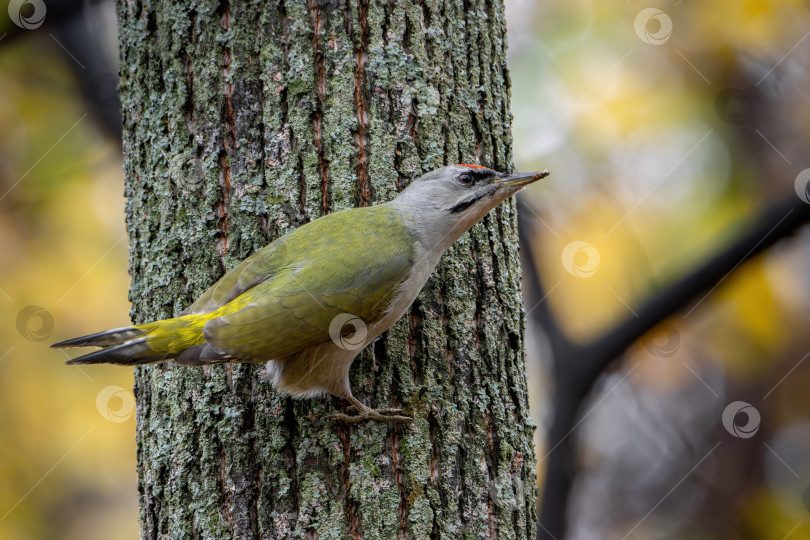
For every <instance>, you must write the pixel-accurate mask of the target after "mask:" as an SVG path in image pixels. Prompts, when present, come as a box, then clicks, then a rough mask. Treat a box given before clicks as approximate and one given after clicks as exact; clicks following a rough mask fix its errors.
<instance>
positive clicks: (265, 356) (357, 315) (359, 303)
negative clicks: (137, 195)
mask: <svg viewBox="0 0 810 540" xmlns="http://www.w3.org/2000/svg"><path fill="white" fill-rule="evenodd" d="M546 176H548V172H547V171H542V172H532V173H524V174H505V173H500V172H497V171H494V170H492V169H489V168H486V167H482V166H480V165H452V166H448V167H443V168H441V169H437V170H434V171H432V172H429V173H427V174H425V175H423V176H421V177H420V178H418V179H416V180H414V181H413V182H412V183H411V184H410V185H409V186H408V187H407V188H406V189H405V190H403V191H402V193H400V194H399V195H398V196H397V197H396V198H395V199H394V200H392V201H390V202H388V203H384V204H379V205H375V206H370V207H365V208H352V209H349V210H343V211H340V212H336V213H333V214H329V215H326V216H323V217H321V218H319V219H316V220H314V221H312V222H310V223H307V224H306V225H303V226H301V227H299V228H298V229H296V230H295V231H293V232H291V233H289V234H286V235H284V236H282V237H280V238H279V239H277V240H275V241H274V242H272V243H270V244H269V245H268V246H266V247H264V248H262V249H261V250H259V251H257V252H256V253H254V254H253V255H251V256H250V257H248V258H247V259H245V260H244V261H242V262H241V263H240V264H238V265H237V266H236V267H234V268H233V269H232V270H231V271H230V272H228V273H226V274H225V275H224V276H223V277H222V278H221V279H220V280H219V281H218V282H216V283H215V284H214V285H213V286H212V287H211V288H210V289H208V290H207V291H206V292H205V293H203V294H202V296H200V297H199V298H198V299H197V300H196V301H195V302H194V303H193V304H192V305H191V306H189V307H188V308H187V309H186V310H185V311H183V312H182V313H181V314H180V316H178V317H175V318H171V319H166V320H161V321H154V322H150V323H146V324H139V325H135V326H129V327H126V328H118V329H115V330H108V331H106V332H100V333H97V334H91V335H88V336H83V337H79V338H75V339H69V340H67V341H62V342H60V343H55V344H53V345H51V346H52V347H86V346H95V347H101V349H100V350H97V351H94V352H91V353H89V354H85V355H84V356H80V357H78V358H74V359H72V360H70V361H68V362H67V363H68V364H72V365H76V364H103V363H106V364H120V365H127V366H133V365H141V364H156V363H161V362H166V361H169V360H174V361H175V362H176V363H178V364H182V365H188V366H200V365H207V364H219V363H224V362H248V363H266V368H265V370H264V371H263V372H262V376H263V377H264V378H266V379H267V380H269V381H270V382H271V383H272V384H273V386H274V387H275V388H276V389H277V390H278V391H280V392H282V393H286V394H289V395H291V396H293V397H296V398H304V397H314V396H318V395H322V394H325V393H328V394H332V395H335V396H337V397H340V398H344V399H346V400H347V401H348V402H349V403H350V404H351V407H350V408H349V409H348V411H349V412H350V413H351V414H343V413H339V414H332V415H329V416H328V418H333V419H336V420H339V421H344V422H348V423H354V422H359V421H363V420H376V421H382V422H397V421H409V420H411V419H410V418H409V417H407V416H404V415H403V414H401V413H402V411H401V409H373V408H371V407H368V406H366V405H364V404H363V403H361V402H360V401H359V400H358V399H356V398H355V397H354V396H353V395H352V390H351V387H350V384H349V367H350V366H351V364H352V361H353V360H354V358H355V357H356V356H357V355H358V354H359V353H360V351H361V350H362V349H363V348H364V347H365V346H366V345H368V344H369V343H371V342H372V341H373V340H374V339H375V338H377V337H378V336H379V335H380V334H381V333H382V332H384V331H385V330H387V329H388V328H390V327H391V325H393V324H394V323H395V322H396V321H397V320H398V319H399V318H400V317H401V316H402V315H403V314H404V313H405V311H407V309H408V308H409V307H410V305H411V304H412V303H413V301H414V299H415V298H416V295H417V294H418V293H419V291H420V290H422V287H424V285H425V283H426V282H427V280H428V277H429V276H430V274H431V272H432V271H433V269H434V268H435V267H436V265H437V264H438V262H439V259H440V258H441V256H442V254H443V253H444V252H445V251H446V250H447V248H449V247H450V246H451V245H452V244H453V243H454V242H455V241H456V240H458V238H459V237H460V236H461V235H462V234H463V233H464V232H465V231H467V230H468V229H469V228H470V227H472V226H473V224H475V222H477V221H478V220H479V219H481V218H482V217H484V215H486V214H487V213H488V212H489V211H490V210H491V209H492V208H493V207H495V205H497V204H498V203H500V202H501V201H503V200H505V199H506V198H508V197H510V196H511V195H514V194H515V193H517V192H518V191H520V190H521V189H523V188H524V187H525V186H527V185H528V184H530V183H532V182H534V181H536V180H539V179H541V178H544V177H546Z"/></svg>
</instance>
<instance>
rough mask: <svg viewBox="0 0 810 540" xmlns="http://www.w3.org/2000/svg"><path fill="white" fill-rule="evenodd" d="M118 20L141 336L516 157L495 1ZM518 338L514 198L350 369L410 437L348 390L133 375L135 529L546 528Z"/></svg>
mask: <svg viewBox="0 0 810 540" xmlns="http://www.w3.org/2000/svg"><path fill="white" fill-rule="evenodd" d="M118 18H119V32H120V46H121V55H122V68H121V98H122V103H123V111H124V150H125V169H126V179H127V183H126V195H127V201H128V202H127V227H128V231H129V238H130V272H131V275H132V288H131V292H130V296H131V299H132V302H133V308H132V317H133V319H134V320H135V321H137V322H144V321H147V320H153V319H157V318H164V317H169V316H172V315H176V314H177V313H179V312H180V311H181V310H182V309H183V308H185V307H186V306H187V305H188V304H190V303H191V301H192V300H193V299H194V298H195V297H196V296H198V295H199V294H201V293H202V292H203V291H204V290H205V289H206V288H208V287H209V286H210V285H211V284H213V283H214V282H215V281H216V279H218V278H219V277H220V276H221V275H222V274H223V273H224V272H225V271H226V270H227V269H229V268H231V267H233V266H234V265H235V264H236V263H237V262H238V261H240V260H242V259H243V258H245V257H246V256H248V255H249V254H250V253H252V252H254V251H255V250H257V249H259V248H261V247H263V246H264V245H266V244H267V243H268V242H270V241H271V240H272V239H274V238H276V237H278V236H279V235H281V234H283V233H285V232H286V231H289V230H290V229H291V228H294V227H297V226H299V225H301V224H303V223H305V222H307V221H309V220H312V219H316V218H317V217H319V216H321V215H324V213H327V212H333V211H337V210H340V209H344V208H348V207H351V206H358V205H364V204H374V203H378V202H382V201H386V200H390V199H391V198H393V197H394V196H396V194H397V192H398V191H401V190H402V189H403V188H404V187H405V186H406V185H407V184H408V183H409V182H410V181H411V180H412V179H413V178H415V177H417V176H418V175H420V174H421V173H423V172H426V171H428V170H431V169H434V168H436V167H439V166H442V165H444V164H449V163H459V162H461V163H470V162H472V163H481V164H484V165H488V166H491V167H494V168H497V169H500V170H507V169H509V168H510V167H511V151H510V143H511V139H510V130H509V127H510V121H511V117H510V113H509V79H508V73H507V68H506V51H505V46H506V45H505V23H504V10H503V5H502V3H501V2H498V1H496V0H468V1H456V2H452V1H445V2H442V1H438V0H436V1H433V0H425V1H423V2H405V1H400V0H389V1H386V2H380V1H368V0H361V1H359V2H355V1H352V2H349V1H341V0H300V1H296V2H292V1H278V0H276V1H270V2H261V1H258V0H254V1H239V2H232V3H231V2H228V1H227V0H225V1H222V2H208V1H198V0H193V1H188V0H184V1H180V2H177V1H175V2H171V1H168V0H162V1H156V2H155V1H149V0H131V1H128V0H119V1H118ZM198 173H199V175H198ZM522 347H523V312H522V306H521V298H520V271H519V261H518V257H517V236H516V222H515V207H514V204H513V202H511V201H510V202H508V203H505V204H503V205H501V206H500V207H498V208H497V209H496V210H494V211H493V212H492V213H491V214H490V215H489V216H487V217H486V218H485V219H484V220H483V221H482V222H481V223H479V224H477V225H476V226H475V227H474V228H473V229H472V230H471V231H470V232H469V233H467V234H465V235H464V236H463V237H462V239H461V240H459V242H457V243H456V244H455V245H454V246H453V247H452V248H451V249H450V250H449V251H448V253H447V254H446V255H445V257H444V258H443V259H442V262H441V263H440V265H439V268H438V269H437V271H436V272H435V273H434V275H433V276H432V277H431V279H430V281H429V282H428V284H427V286H426V287H425V290H424V291H423V292H422V293H421V294H420V296H419V297H418V299H417V301H416V302H415V304H414V306H413V308H412V309H411V311H410V313H409V314H408V315H406V316H405V317H404V318H403V319H402V320H400V321H399V322H398V323H396V324H395V325H394V326H393V327H392V328H391V329H390V330H389V331H388V332H386V333H385V334H383V336H382V338H381V339H380V340H379V341H377V342H376V343H375V344H374V345H373V346H371V347H369V348H368V350H366V351H364V352H363V353H362V354H361V355H360V356H359V357H358V358H357V360H356V361H355V363H354V365H353V367H352V373H351V378H352V387H353V388H354V392H355V395H356V396H357V397H358V398H360V399H361V400H363V401H364V402H366V403H368V404H370V405H373V406H402V407H404V408H405V410H406V411H407V413H408V414H410V415H412V416H413V417H414V422H413V423H412V424H411V425H398V426H391V425H382V424H377V423H366V424H361V425H356V426H352V427H347V426H344V425H340V424H335V423H333V422H330V421H327V420H324V416H325V415H326V414H328V412H330V411H332V410H334V409H335V408H339V407H341V406H343V404H342V403H341V402H340V400H337V399H332V398H321V399H313V400H304V401H292V400H290V399H287V398H283V397H280V396H278V395H277V394H276V393H274V392H273V390H272V388H270V387H269V385H268V384H267V383H265V382H263V381H262V380H260V379H259V377H258V372H259V371H260V369H261V367H262V366H249V365H242V364H232V365H231V364H225V365H219V366H213V367H207V368H192V367H182V366H177V365H174V364H171V363H170V364H165V365H160V366H150V367H143V368H138V369H137V372H136V383H135V390H136V395H137V403H138V415H137V418H138V425H137V430H138V434H137V438H138V468H139V491H140V504H141V509H140V521H141V528H142V535H143V536H144V537H145V538H186V537H193V538H228V537H234V538H287V537H311V536H312V535H313V533H316V534H317V537H318V538H324V539H327V538H344V537H347V536H349V537H355V538H359V537H362V538H369V539H371V538H430V537H442V538H458V537H488V538H495V537H498V538H528V537H531V536H533V535H534V522H535V521H534V520H535V518H534V506H535V496H534V481H535V476H534V465H535V463H534V456H533V450H532V443H531V441H532V432H533V429H534V426H533V424H532V421H531V419H530V417H529V412H528V401H527V395H526V378H525V365H524V356H523V352H522ZM521 488H522V490H521ZM515 494H517V495H518V496H517V497H515V496H514V495H515Z"/></svg>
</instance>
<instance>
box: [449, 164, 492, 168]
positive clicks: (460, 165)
mask: <svg viewBox="0 0 810 540" xmlns="http://www.w3.org/2000/svg"><path fill="white" fill-rule="evenodd" d="M457 167H469V168H471V169H489V167H482V166H481V165H467V164H466V163H459V164H458V165H457Z"/></svg>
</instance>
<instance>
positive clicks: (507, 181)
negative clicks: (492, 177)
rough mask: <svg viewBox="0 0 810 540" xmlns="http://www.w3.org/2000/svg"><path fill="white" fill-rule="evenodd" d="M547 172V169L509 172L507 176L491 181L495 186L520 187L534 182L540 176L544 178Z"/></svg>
mask: <svg viewBox="0 0 810 540" xmlns="http://www.w3.org/2000/svg"><path fill="white" fill-rule="evenodd" d="M548 174H549V172H548V171H540V172H530V173H518V174H510V175H509V176H504V177H503V178H501V179H499V180H496V181H495V182H493V183H494V184H495V185H497V186H504V187H520V186H526V185H528V184H531V183H532V182H536V181H537V180H540V179H541V178H545V177H546V176H548Z"/></svg>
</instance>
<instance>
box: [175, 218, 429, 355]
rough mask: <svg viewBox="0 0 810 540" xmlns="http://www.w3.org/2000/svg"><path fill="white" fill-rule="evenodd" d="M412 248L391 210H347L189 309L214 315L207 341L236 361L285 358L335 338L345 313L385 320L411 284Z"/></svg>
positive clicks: (254, 262)
mask: <svg viewBox="0 0 810 540" xmlns="http://www.w3.org/2000/svg"><path fill="white" fill-rule="evenodd" d="M413 249H414V237H413V236H412V235H411V233H410V232H409V231H408V229H407V228H406V227H405V225H404V224H403V223H402V221H401V219H400V217H399V215H398V213H397V212H396V211H395V210H394V209H392V208H391V207H390V206H388V205H378V206H373V207H368V208H355V209H350V210H344V211H342V212H337V213H335V214H330V215H328V216H325V217H323V218H320V219H317V220H315V221H313V222H311V223H308V224H306V225H304V226H302V227H300V228H299V229H297V230H295V231H293V232H292V233H290V234H288V235H286V236H283V237H282V238H279V239H278V240H276V241H275V242H273V243H271V244H270V245H268V246H267V247H265V248H263V249H261V250H260V251H258V252H256V253H255V254H253V255H251V256H250V257H248V258H247V259H245V260H244V261H243V262H242V263H240V264H239V265H237V266H236V267H235V268H234V269H233V270H231V271H230V272H228V273H227V274H226V275H225V276H223V278H222V279H220V280H219V281H218V282H217V283H216V284H214V285H213V286H212V287H211V288H210V289H209V290H208V291H206V292H205V293H204V294H203V295H202V296H201V297H200V298H199V299H198V300H197V301H196V302H194V304H192V306H191V307H189V309H188V310H186V312H187V313H196V314H204V313H209V314H210V315H211V317H210V318H209V320H208V322H206V323H205V332H204V335H205V340H206V341H207V342H209V343H210V344H212V345H213V346H215V347H218V348H220V349H222V350H224V351H226V352H227V353H229V354H231V355H233V356H235V357H237V358H240V359H242V360H250V359H266V358H272V357H278V358H280V357H283V356H286V355H288V354H292V353H295V352H298V351H300V350H303V349H306V348H308V347H312V346H314V345H318V344H320V343H324V342H326V341H329V339H330V336H329V327H330V323H332V321H333V319H334V318H335V317H337V316H338V315H341V314H343V313H349V314H352V315H354V316H356V317H359V318H360V319H362V320H363V322H365V323H366V324H372V323H375V322H377V321H379V320H380V319H381V318H382V317H383V316H384V314H385V310H386V308H387V307H388V306H389V304H390V303H391V301H392V300H394V298H395V297H396V295H397V293H398V290H399V287H400V286H401V285H402V283H404V282H405V280H407V279H408V276H409V273H410V269H411V266H412V265H413V259H414V251H413ZM352 330H353V327H352V326H351V325H348V326H347V327H346V328H345V329H344V332H350V331H352Z"/></svg>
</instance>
